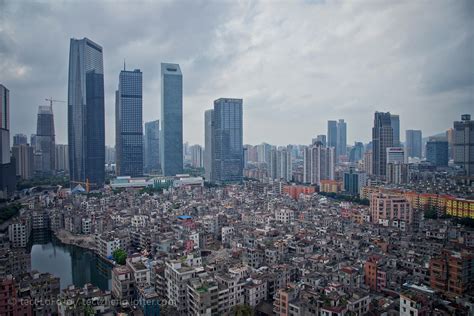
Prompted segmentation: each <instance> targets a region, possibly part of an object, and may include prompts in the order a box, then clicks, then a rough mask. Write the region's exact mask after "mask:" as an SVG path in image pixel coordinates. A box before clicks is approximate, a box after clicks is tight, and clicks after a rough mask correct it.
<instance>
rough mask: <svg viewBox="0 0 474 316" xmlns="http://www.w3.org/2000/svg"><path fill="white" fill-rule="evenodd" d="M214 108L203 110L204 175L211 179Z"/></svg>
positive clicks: (208, 179) (207, 179)
mask: <svg viewBox="0 0 474 316" xmlns="http://www.w3.org/2000/svg"><path fill="white" fill-rule="evenodd" d="M213 126H214V110H212V109H211V110H207V111H206V112H204V177H205V178H206V181H208V182H213V180H212V147H213V146H212V142H213V136H212V135H213Z"/></svg>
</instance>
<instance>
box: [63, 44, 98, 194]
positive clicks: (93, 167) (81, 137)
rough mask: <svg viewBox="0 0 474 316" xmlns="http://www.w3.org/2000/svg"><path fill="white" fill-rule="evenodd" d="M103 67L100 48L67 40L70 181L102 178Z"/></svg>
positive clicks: (96, 180)
mask: <svg viewBox="0 0 474 316" xmlns="http://www.w3.org/2000/svg"><path fill="white" fill-rule="evenodd" d="M104 120H105V117H104V67H103V56H102V47H101V46H100V45H98V44H96V43H94V42H93V41H91V40H90V39H88V38H84V39H79V40H78V39H71V43H70V51H69V80H68V145H69V146H68V149H69V173H70V179H71V181H80V182H85V181H87V180H89V182H90V183H92V184H91V187H93V188H94V187H102V186H103V184H104V178H105V123H104Z"/></svg>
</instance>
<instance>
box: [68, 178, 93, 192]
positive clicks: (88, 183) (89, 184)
mask: <svg viewBox="0 0 474 316" xmlns="http://www.w3.org/2000/svg"><path fill="white" fill-rule="evenodd" d="M69 182H71V183H77V184H85V185H86V192H87V193H89V191H90V189H91V185H95V183H90V182H89V178H87V179H86V182H81V181H69Z"/></svg>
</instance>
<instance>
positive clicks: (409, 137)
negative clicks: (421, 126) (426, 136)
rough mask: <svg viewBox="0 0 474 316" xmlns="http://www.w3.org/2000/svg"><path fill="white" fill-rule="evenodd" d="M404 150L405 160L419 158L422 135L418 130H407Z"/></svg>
mask: <svg viewBox="0 0 474 316" xmlns="http://www.w3.org/2000/svg"><path fill="white" fill-rule="evenodd" d="M405 149H406V155H407V158H408V157H417V158H421V151H422V134H421V131H420V130H412V129H409V130H407V131H406V132H405Z"/></svg>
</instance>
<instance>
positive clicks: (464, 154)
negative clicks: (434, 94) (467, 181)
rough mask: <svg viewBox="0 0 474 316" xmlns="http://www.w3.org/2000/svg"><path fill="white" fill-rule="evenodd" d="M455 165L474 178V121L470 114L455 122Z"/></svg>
mask: <svg viewBox="0 0 474 316" xmlns="http://www.w3.org/2000/svg"><path fill="white" fill-rule="evenodd" d="M454 163H455V164H456V165H459V166H461V168H462V169H463V170H464V172H465V174H466V175H467V176H469V177H472V176H474V121H473V120H471V115H469V114H464V115H462V116H461V121H456V122H454Z"/></svg>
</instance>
